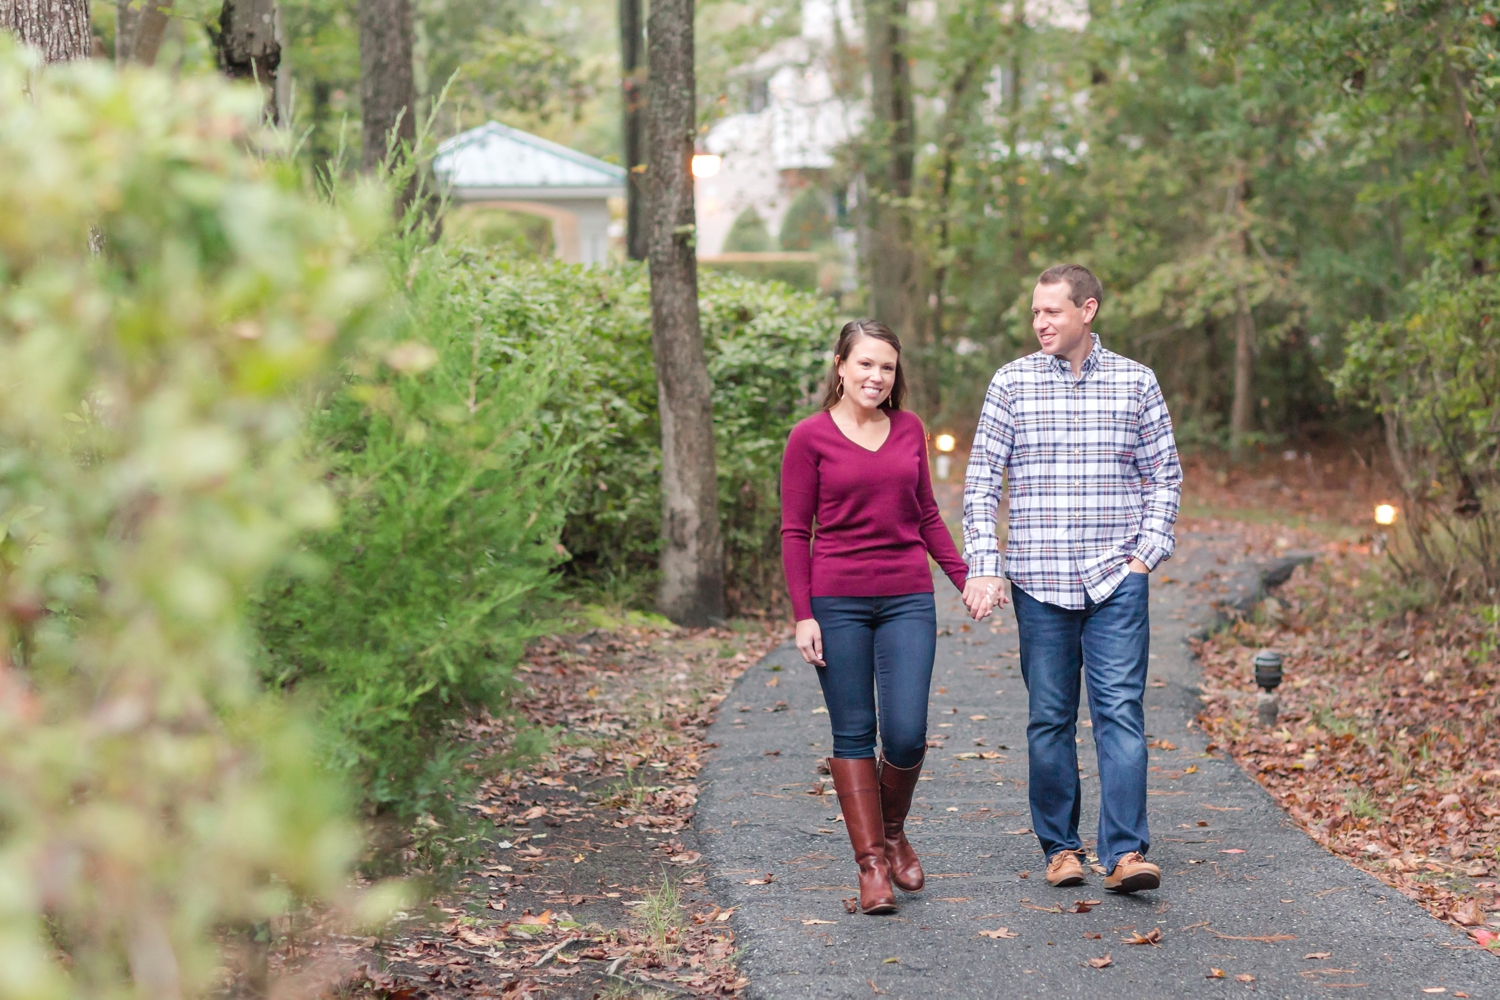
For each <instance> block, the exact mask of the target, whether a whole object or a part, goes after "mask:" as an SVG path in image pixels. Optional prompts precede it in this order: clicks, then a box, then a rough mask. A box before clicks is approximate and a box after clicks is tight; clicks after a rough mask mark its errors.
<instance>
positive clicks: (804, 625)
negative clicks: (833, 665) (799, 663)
mask: <svg viewBox="0 0 1500 1000" xmlns="http://www.w3.org/2000/svg"><path fill="white" fill-rule="evenodd" d="M796 642H797V652H799V653H801V654H802V659H804V660H806V661H807V662H808V663H811V664H812V665H813V666H815V667H823V666H827V664H826V663H824V662H823V630H822V629H821V628H819V627H818V620H817V619H816V618H804V619H802V620H801V621H799V622H798V623H797V639H796Z"/></svg>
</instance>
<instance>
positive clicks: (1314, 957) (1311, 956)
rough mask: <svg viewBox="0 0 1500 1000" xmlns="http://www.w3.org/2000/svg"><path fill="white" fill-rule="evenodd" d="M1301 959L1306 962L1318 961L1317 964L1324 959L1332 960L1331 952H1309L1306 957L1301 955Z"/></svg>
mask: <svg viewBox="0 0 1500 1000" xmlns="http://www.w3.org/2000/svg"><path fill="white" fill-rule="evenodd" d="M1302 957H1303V958H1304V959H1306V960H1308V961H1319V962H1321V961H1322V960H1323V959H1325V958H1332V957H1333V952H1331V951H1310V952H1308V953H1307V954H1306V955H1303V956H1302Z"/></svg>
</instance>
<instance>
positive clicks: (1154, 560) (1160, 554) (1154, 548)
mask: <svg viewBox="0 0 1500 1000" xmlns="http://www.w3.org/2000/svg"><path fill="white" fill-rule="evenodd" d="M1130 558H1132V559H1139V560H1140V561H1141V562H1143V563H1145V564H1146V569H1147V570H1154V569H1156V567H1157V566H1159V565H1160V564H1161V563H1163V562H1166V561H1167V560H1168V559H1170V558H1172V553H1171V551H1170V550H1168V549H1165V548H1163V547H1162V546H1160V545H1152V544H1151V543H1150V542H1148V541H1146V540H1145V539H1142V540H1141V541H1139V542H1137V543H1136V546H1135V551H1134V552H1132V553H1130Z"/></svg>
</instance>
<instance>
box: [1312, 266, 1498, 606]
mask: <svg viewBox="0 0 1500 1000" xmlns="http://www.w3.org/2000/svg"><path fill="white" fill-rule="evenodd" d="M1414 292H1415V299H1416V302H1415V308H1413V309H1412V311H1411V312H1409V313H1408V314H1406V315H1404V316H1402V317H1400V318H1399V319H1396V320H1393V321H1390V322H1386V323H1375V322H1372V321H1369V320H1365V321H1362V322H1359V323H1356V324H1355V325H1354V326H1353V327H1352V328H1351V329H1350V330H1349V333H1348V341H1347V349H1346V353H1345V356H1344V363H1343V366H1342V367H1341V368H1340V369H1339V370H1338V371H1337V372H1335V373H1334V375H1333V381H1334V386H1335V389H1336V390H1337V391H1338V393H1339V394H1340V396H1341V397H1342V398H1343V399H1345V400H1347V401H1350V402H1353V403H1355V404H1357V405H1362V406H1365V407H1368V408H1370V409H1373V410H1374V411H1376V412H1377V413H1379V414H1380V416H1381V419H1382V421H1383V424H1384V427H1385V439H1386V445H1387V448H1388V450H1389V452H1390V455H1391V462H1392V464H1393V465H1394V467H1395V469H1396V474H1397V477H1398V478H1399V479H1400V481H1401V488H1402V490H1403V492H1404V493H1405V495H1406V503H1405V504H1404V505H1403V506H1404V510H1403V511H1402V515H1403V522H1404V527H1405V537H1406V541H1407V542H1408V543H1409V544H1408V546H1407V550H1406V551H1393V552H1392V557H1393V558H1395V559H1396V560H1397V561H1398V564H1400V565H1401V568H1402V569H1403V570H1404V571H1405V572H1406V573H1407V575H1408V576H1420V577H1424V578H1426V579H1427V580H1428V581H1429V582H1430V583H1431V584H1433V585H1435V587H1436V590H1437V592H1438V593H1439V594H1440V595H1441V596H1442V597H1445V598H1446V597H1450V596H1454V595H1466V596H1469V597H1471V598H1472V597H1481V598H1492V597H1493V596H1494V594H1495V592H1496V589H1497V588H1500V337H1497V336H1496V334H1495V331H1494V330H1492V329H1491V327H1492V326H1493V325H1495V323H1496V321H1497V320H1496V317H1497V316H1500V277H1497V276H1496V275H1493V274H1486V275H1481V276H1473V275H1468V274H1463V273H1460V272H1459V271H1458V269H1457V268H1450V267H1448V266H1444V265H1439V266H1435V267H1433V268H1432V269H1431V270H1430V271H1429V272H1428V273H1427V274H1426V275H1425V276H1424V277H1423V278H1422V280H1421V281H1420V282H1417V283H1416V286H1415V288H1414Z"/></svg>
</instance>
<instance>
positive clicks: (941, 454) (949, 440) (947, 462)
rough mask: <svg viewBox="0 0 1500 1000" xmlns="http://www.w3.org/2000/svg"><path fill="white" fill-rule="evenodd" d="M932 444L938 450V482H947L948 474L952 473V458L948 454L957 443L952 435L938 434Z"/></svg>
mask: <svg viewBox="0 0 1500 1000" xmlns="http://www.w3.org/2000/svg"><path fill="white" fill-rule="evenodd" d="M934 444H936V445H937V450H938V457H937V477H938V479H939V480H941V481H943V482H947V480H948V474H949V473H950V472H952V471H953V457H952V456H951V455H949V454H948V453H949V452H950V451H952V450H953V449H954V447H955V446H956V445H957V444H958V441H957V440H955V439H954V437H953V435H952V434H939V435H938V436H937V440H936V441H935V442H934Z"/></svg>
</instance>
